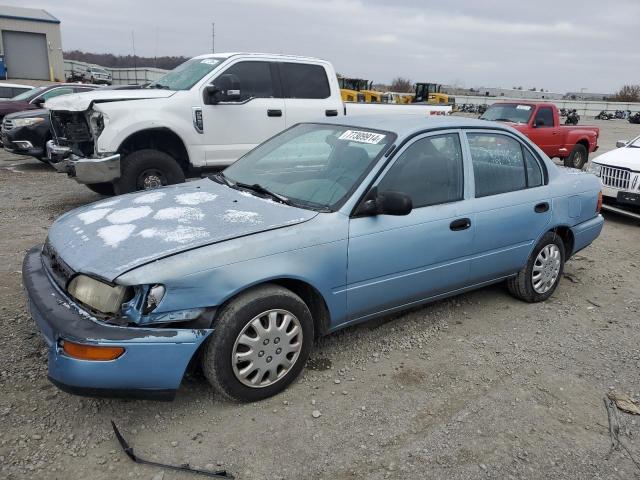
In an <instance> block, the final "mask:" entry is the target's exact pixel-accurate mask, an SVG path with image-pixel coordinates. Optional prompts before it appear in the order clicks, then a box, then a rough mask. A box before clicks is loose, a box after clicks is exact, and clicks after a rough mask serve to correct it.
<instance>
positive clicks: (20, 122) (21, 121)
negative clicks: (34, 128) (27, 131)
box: [11, 117, 44, 128]
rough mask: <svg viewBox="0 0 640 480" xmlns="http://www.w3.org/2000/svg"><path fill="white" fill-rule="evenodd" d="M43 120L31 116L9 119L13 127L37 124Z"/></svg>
mask: <svg viewBox="0 0 640 480" xmlns="http://www.w3.org/2000/svg"><path fill="white" fill-rule="evenodd" d="M42 122H44V118H38V117H32V118H16V119H14V120H12V121H11V123H13V128H18V127H30V126H31V125H37V124H39V123H42Z"/></svg>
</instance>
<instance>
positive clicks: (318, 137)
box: [214, 124, 396, 210]
mask: <svg viewBox="0 0 640 480" xmlns="http://www.w3.org/2000/svg"><path fill="white" fill-rule="evenodd" d="M395 138H396V135H395V134H393V133H390V132H383V131H374V130H367V129H362V128H356V127H345V126H340V125H327V124H300V125H297V126H295V127H293V128H291V129H289V130H286V131H284V132H282V133H281V134H280V135H278V136H276V137H274V138H272V139H271V140H268V141H266V142H265V143H263V144H262V145H260V146H258V147H257V148H255V149H253V150H252V151H250V152H249V153H247V154H246V155H245V156H244V157H242V158H240V160H238V161H237V162H235V163H234V164H233V165H231V166H230V167H228V168H227V169H226V170H224V172H222V178H220V177H218V180H220V182H221V183H222V182H224V183H226V184H227V185H229V186H230V187H233V188H245V189H247V190H248V191H249V193H252V194H258V195H261V196H264V195H265V194H268V196H270V197H272V198H273V199H275V200H276V201H277V200H279V201H283V202H284V203H290V204H292V205H295V206H299V207H301V208H309V209H315V210H330V209H333V208H334V207H336V205H338V204H340V203H341V201H342V200H343V199H345V197H346V196H347V195H349V194H350V193H351V192H352V191H353V190H354V189H355V188H356V187H357V185H358V184H359V183H360V182H361V181H362V179H363V178H364V176H365V175H366V174H367V172H368V171H369V170H370V169H371V167H372V166H373V165H374V164H375V162H376V161H377V160H378V159H379V158H380V156H382V155H383V154H384V152H385V151H386V150H387V147H388V146H389V145H391V144H392V143H393V140H394V139H395ZM214 179H216V178H215V177H214Z"/></svg>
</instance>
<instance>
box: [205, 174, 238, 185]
mask: <svg viewBox="0 0 640 480" xmlns="http://www.w3.org/2000/svg"><path fill="white" fill-rule="evenodd" d="M209 178H211V179H212V180H214V181H216V182H218V183H224V184H225V185H226V186H227V187H233V186H235V183H233V182H232V181H231V180H229V179H228V178H227V177H225V175H224V173H222V172H218V173H214V174H213V175H209Z"/></svg>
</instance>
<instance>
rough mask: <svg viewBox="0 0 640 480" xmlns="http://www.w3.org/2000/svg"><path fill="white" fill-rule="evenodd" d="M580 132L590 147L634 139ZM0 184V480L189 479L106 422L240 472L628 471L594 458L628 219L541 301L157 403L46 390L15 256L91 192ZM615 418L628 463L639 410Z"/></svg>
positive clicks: (631, 238) (634, 333)
mask: <svg viewBox="0 0 640 480" xmlns="http://www.w3.org/2000/svg"><path fill="white" fill-rule="evenodd" d="M589 123H597V124H599V125H600V126H601V127H602V128H603V134H602V137H601V141H600V143H601V146H602V150H603V151H606V150H609V149H612V148H613V147H614V144H615V141H616V140H617V139H618V138H630V137H632V136H634V135H636V134H638V133H640V126H638V125H629V124H628V123H626V122H623V121H610V122H595V121H594V122H591V121H590V122H589ZM0 191H1V192H2V207H1V208H0V222H1V223H0V224H1V226H2V227H1V230H0V247H1V249H0V256H1V261H0V269H1V273H2V275H1V276H0V325H1V327H2V332H3V335H2V336H1V337H0V391H1V392H2V393H1V395H0V478H10V479H13V478H48V479H52V478H61V479H75V478H96V479H110V480H111V479H114V478H149V479H151V478H153V479H160V478H164V479H177V478H197V477H194V476H192V475H188V474H180V473H176V472H171V471H166V472H164V473H162V470H160V469H158V468H153V467H148V466H137V465H135V464H133V463H132V462H131V461H130V460H129V459H128V458H127V457H126V456H125V455H124V454H123V453H122V451H121V450H120V448H119V446H118V444H117V442H116V440H115V438H114V436H113V434H112V432H111V429H110V425H109V421H110V420H112V419H113V420H114V421H115V422H116V423H117V424H118V425H119V426H120V427H121V430H122V431H123V433H124V435H125V437H126V438H127V439H128V440H129V441H130V442H131V444H132V445H133V446H134V447H135V449H136V452H137V453H139V454H140V455H143V456H146V457H149V458H151V459H157V460H160V461H165V462H171V463H174V464H180V463H187V462H188V463H190V464H191V465H197V466H200V467H207V468H214V467H215V466H216V465H223V466H224V467H225V468H227V469H228V470H229V471H230V472H232V473H233V474H234V475H236V477H237V478H240V479H278V478H283V479H284V478H286V479H307V478H314V479H315V478H331V479H350V478H370V479H383V478H403V479H404V478H409V479H423V478H447V479H476V478H496V479H498V478H499V479H503V478H518V479H519V478H580V479H584V478H602V479H605V478H607V479H608V478H620V479H629V478H640V470H639V469H638V468H636V467H635V466H634V464H633V463H632V461H631V460H630V458H629V456H628V455H627V454H625V453H624V452H623V451H620V452H613V453H611V454H609V448H610V439H609V432H608V424H607V415H606V411H605V408H604V405H603V396H604V395H605V394H606V393H607V391H609V390H610V389H615V390H617V391H620V392H626V393H628V394H630V395H632V396H633V397H634V398H636V399H639V398H640V377H639V375H638V371H639V369H640V329H639V326H638V324H639V320H640V295H639V289H638V285H640V253H639V252H640V248H639V245H640V225H638V222H634V221H630V220H625V219H624V218H621V217H617V216H613V215H607V218H606V220H607V221H606V224H605V228H604V232H603V234H602V236H601V237H600V239H599V240H598V241H597V242H596V243H595V244H594V245H592V246H591V247H589V248H588V249H586V250H584V251H583V252H581V253H580V254H578V255H577V256H576V257H575V258H573V259H572V260H571V261H570V262H569V263H568V264H567V266H566V274H565V278H564V279H563V281H562V283H561V285H560V287H559V289H558V290H557V291H556V293H555V295H554V296H553V298H552V299H551V300H550V301H548V302H546V303H544V304H536V305H529V304H526V303H522V302H519V301H517V300H515V299H513V298H511V297H510V296H509V295H508V293H507V291H506V288H505V287H504V286H503V285H496V286H493V287H490V288H485V289H482V290H479V291H476V292H474V293H470V294H466V295H461V296H458V297H455V298H452V299H449V300H446V301H440V302H437V303H435V304H432V305H429V306H427V307H425V308H421V309H417V310H413V311H411V312H408V313H405V314H402V315H397V316H395V317H394V318H390V319H385V320H382V321H375V322H372V323H368V324H364V325H361V326H359V327H355V328H350V329H348V330H346V331H343V332H340V333H338V334H335V335H332V336H330V337H328V338H325V339H322V340H320V341H318V342H317V345H316V348H315V351H314V353H313V357H312V362H311V365H310V366H309V367H310V368H307V370H306V371H305V373H304V374H303V376H302V377H301V378H300V380H299V381H298V382H297V383H295V384H294V385H293V386H292V387H291V388H289V389H288V390H287V391H286V392H285V393H283V394H281V395H279V396H277V397H275V398H272V399H270V400H267V401H263V402H260V403H256V404H249V405H237V404H233V403H229V402H224V401H222V400H220V399H219V398H217V397H216V396H215V395H214V394H212V392H211V391H210V389H209V387H208V385H207V384H206V382H205V380H204V379H203V378H202V377H201V376H198V375H195V376H191V377H189V378H187V379H186V380H185V382H184V384H183V387H182V388H181V390H180V392H179V394H178V398H177V399H176V400H175V401H174V402H172V403H157V402H147V401H123V400H97V399H86V398H80V397H75V396H71V395H68V394H66V393H63V392H59V391H57V389H56V388H55V387H53V386H52V385H51V384H50V383H49V382H48V381H47V378H46V373H47V365H46V362H47V358H46V348H45V347H44V343H43V341H42V340H41V339H40V336H39V333H38V331H37V329H36V327H35V325H34V323H33V322H32V321H31V319H30V318H29V316H28V315H27V313H26V311H25V302H24V300H23V295H22V291H21V274H20V268H21V262H22V259H23V256H24V253H25V250H26V249H27V248H29V247H31V246H32V245H35V244H38V243H41V242H42V241H43V240H44V239H45V236H46V234H47V229H48V227H49V225H51V223H52V222H53V220H54V219H55V218H56V217H57V216H59V215H60V214H62V213H64V212H66V211H68V210H70V209H72V208H74V207H77V206H80V205H83V204H86V203H88V202H92V201H95V200H98V199H99V197H98V196H97V195H95V194H93V193H91V192H90V191H89V190H87V189H85V188H84V187H81V186H79V185H77V184H76V183H75V182H73V181H71V180H68V179H67V178H65V177H64V176H62V175H59V174H55V173H53V172H52V171H51V170H50V169H49V168H48V167H46V166H45V165H43V164H40V163H39V162H37V161H35V160H28V159H23V158H20V157H15V156H10V155H7V154H2V156H1V158H0ZM314 410H319V411H320V412H321V413H322V415H321V416H320V417H319V418H314V417H313V416H312V411H314ZM620 418H621V422H622V428H621V430H622V438H623V441H624V442H625V444H626V445H627V446H628V448H629V450H630V451H631V452H632V454H633V455H634V456H635V458H636V459H637V460H640V417H632V416H630V415H626V414H622V413H621V414H620ZM203 478H204V477H203Z"/></svg>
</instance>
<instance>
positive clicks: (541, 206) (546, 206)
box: [534, 202, 549, 213]
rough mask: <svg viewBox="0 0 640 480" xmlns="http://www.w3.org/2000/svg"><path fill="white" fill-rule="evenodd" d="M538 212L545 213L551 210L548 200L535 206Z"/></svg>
mask: <svg viewBox="0 0 640 480" xmlns="http://www.w3.org/2000/svg"><path fill="white" fill-rule="evenodd" d="M534 210H535V212H536V213H544V212H548V211H549V203H548V202H542V203H539V204H537V205H536V206H535V208H534Z"/></svg>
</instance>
